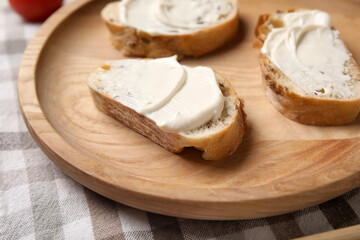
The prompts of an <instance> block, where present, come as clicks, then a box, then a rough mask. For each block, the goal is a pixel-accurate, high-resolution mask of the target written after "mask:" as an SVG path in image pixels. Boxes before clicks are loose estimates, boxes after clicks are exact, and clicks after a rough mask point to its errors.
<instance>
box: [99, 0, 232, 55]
mask: <svg viewBox="0 0 360 240" xmlns="http://www.w3.org/2000/svg"><path fill="white" fill-rule="evenodd" d="M101 15H102V18H103V19H104V21H105V23H106V24H107V26H108V28H109V30H110V32H111V34H112V35H111V40H112V43H113V45H114V46H115V48H117V49H119V50H121V51H122V52H123V53H124V54H125V55H132V56H144V57H164V56H171V55H174V54H177V55H180V57H181V56H200V55H202V54H205V53H207V52H210V51H213V50H215V49H216V48H218V47H220V46H222V45H223V44H224V43H225V42H227V41H229V40H231V39H232V38H233V37H234V36H235V34H236V32H237V27H238V11H237V1H236V0H196V1H194V0H183V1H175V0H124V1H120V2H113V3H110V4H108V5H107V6H106V7H105V8H104V9H103V10H102V12H101Z"/></svg>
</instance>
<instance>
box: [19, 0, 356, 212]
mask: <svg viewBox="0 0 360 240" xmlns="http://www.w3.org/2000/svg"><path fill="white" fill-rule="evenodd" d="M106 3H107V1H90V0H78V1H75V2H73V3H72V4H69V5H67V6H65V7H64V8H62V9H61V10H60V11H58V12H57V13H56V14H55V15H53V16H52V17H51V18H50V19H49V20H48V21H46V22H45V24H44V25H43V26H42V27H41V29H40V31H39V32H38V34H37V35H36V37H35V38H34V39H33V40H32V41H31V43H30V45H29V46H28V48H27V50H26V52H25V55H24V58H23V61H22V65H21V68H20V73H19V84H18V91H19V100H20V105H21V109H22V113H23V116H24V119H25V122H26V124H27V126H28V128H29V131H30V132H31V134H32V135H33V137H34V138H35V140H36V141H37V143H38V144H39V145H40V147H41V148H42V149H43V151H44V152H45V153H46V154H47V155H48V156H49V157H50V159H51V160H52V161H54V163H55V164H56V165H58V166H59V167H60V168H61V169H62V170H63V171H64V172H65V173H67V174H68V175H69V176H70V177H72V178H73V179H75V180H76V181H78V182H79V183H81V184H83V185H84V186H86V187H88V188H90V189H92V190H94V191H95V192H98V193H99V194H101V195H104V196H106V197H108V198H111V199H113V200H115V201H118V202H121V203H124V204H126V205H129V206H133V207H136V208H140V209H143V210H147V211H151V212H156V213H161V214H166V215H172V216H179V217H187V218H198V219H244V218H257V217H263V216H270V215H276V214H281V213H286V212H290V211H294V210H297V209H301V208H305V207H308V206H311V205H315V204H317V203H320V202H323V201H326V200H328V199H331V198H333V197H335V196H338V195H340V194H342V193H344V192H346V191H348V190H350V189H352V188H354V187H355V186H357V185H359V184H360V174H359V171H360V141H359V140H360V119H358V120H357V121H355V122H354V123H353V124H351V125H348V126H341V127H313V126H305V125H301V124H297V123H295V122H292V121H290V120H288V119H287V118H285V117H283V116H282V115H281V114H280V113H278V112H277V111H276V110H275V109H274V108H273V106H272V105H271V104H270V103H269V102H268V100H267V99H266V98H265V96H264V93H263V91H262V88H261V81H260V73H259V66H258V57H259V50H258V49H254V48H252V44H253V41H254V36H253V29H254V27H255V24H256V21H257V17H258V15H259V14H261V13H267V12H273V11H275V10H277V9H288V8H294V7H295V8H298V7H302V8H318V9H322V10H324V11H327V12H329V13H330V14H331V15H332V17H333V24H334V25H335V26H336V28H337V29H338V30H340V32H341V34H342V38H343V39H344V41H345V42H346V44H347V45H348V47H349V49H350V50H351V51H352V52H353V53H354V56H355V58H356V60H357V61H358V62H360V45H359V43H358V42H359V40H360V31H355V30H356V29H360V15H359V14H358V13H359V10H360V9H359V3H358V1H355V0H354V1H350V0H348V1H344V0H338V1H335V0H333V1H320V0H319V1H316V0H308V1H287V0H274V1H262V0H257V1H255V0H251V1H246V0H241V1H239V7H240V9H239V11H240V25H241V29H240V31H239V34H238V36H237V38H236V40H235V41H233V42H232V43H230V44H228V45H227V46H225V47H223V48H222V49H221V50H219V51H216V52H214V53H212V54H209V55H206V56H204V57H201V58H198V59H185V60H184V61H182V63H183V64H186V65H205V66H210V67H213V68H214V69H215V70H216V71H218V72H220V73H221V74H222V75H224V76H225V77H227V78H228V79H229V81H230V82H231V83H232V84H233V86H234V87H235V89H236V91H237V93H238V95H239V96H240V97H241V98H243V99H244V100H245V111H246V112H247V114H248V123H249V124H250V126H251V128H250V130H249V132H248V133H247V135H246V138H245V140H244V142H243V143H242V144H241V146H240V148H239V149H238V151H237V152H236V153H235V154H234V155H233V156H232V157H231V158H229V159H227V160H225V161H221V162H207V161H204V160H201V157H200V155H201V154H200V152H198V151H196V150H193V149H187V150H186V151H185V152H183V153H182V154H178V155H176V154H172V153H170V152H168V151H166V150H165V149H163V148H161V147H160V146H158V145H156V144H154V143H153V142H151V141H150V140H148V139H147V138H145V137H143V136H141V135H139V134H137V133H135V132H133V131H131V130H129V129H128V128H126V127H124V126H123V125H121V124H120V123H118V122H117V121H115V120H113V119H112V118H110V117H108V116H106V115H104V114H103V113H101V112H99V111H98V110H97V109H96V108H95V106H94V104H93V103H92V100H91V98H90V92H89V90H88V87H87V85H86V79H87V76H88V74H89V72H90V71H92V70H93V69H95V68H96V67H97V66H99V65H100V64H102V63H103V62H105V61H107V60H112V59H118V58H121V57H122V56H121V55H120V53H119V52H118V51H116V50H115V49H113V48H112V46H111V45H110V42H109V40H108V35H109V33H108V31H107V29H106V28H105V26H104V24H103V23H102V21H101V19H100V16H99V12H100V10H101V9H102V7H103V6H104V5H105V4H106Z"/></svg>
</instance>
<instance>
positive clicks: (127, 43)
mask: <svg viewBox="0 0 360 240" xmlns="http://www.w3.org/2000/svg"><path fill="white" fill-rule="evenodd" d="M116 3H117V2H115V3H110V4H108V5H107V6H106V7H105V8H104V9H103V10H102V12H101V16H102V19H103V20H104V22H105V24H106V26H107V27H108V29H109V30H110V32H111V36H110V40H111V43H112V45H113V46H114V47H115V48H116V49H118V50H120V51H121V52H122V53H123V54H124V55H125V56H137V57H153V58H158V57H168V56H173V55H175V54H176V55H178V56H179V57H180V58H182V57H183V56H194V57H198V56H201V55H203V54H206V53H208V52H211V51H213V50H215V49H217V48H219V47H221V46H222V45H224V44H225V43H226V42H228V41H230V40H232V39H233V38H234V37H235V35H236V33H237V30H238V25H239V14H238V11H237V10H236V11H235V12H234V13H233V15H232V16H231V18H229V19H228V20H227V21H225V22H222V23H219V24H217V25H214V26H211V27H207V28H204V29H201V30H199V31H196V32H193V33H189V34H179V35H156V36H152V35H150V34H149V33H147V32H145V31H142V30H139V29H136V28H134V27H130V26H125V25H121V24H120V23H119V21H118V20H117V19H116V16H114V14H112V11H114V10H113V9H114V4H116Z"/></svg>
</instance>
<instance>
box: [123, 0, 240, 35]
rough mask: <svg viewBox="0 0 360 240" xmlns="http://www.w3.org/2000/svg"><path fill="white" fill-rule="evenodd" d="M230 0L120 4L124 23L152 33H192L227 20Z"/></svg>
mask: <svg viewBox="0 0 360 240" xmlns="http://www.w3.org/2000/svg"><path fill="white" fill-rule="evenodd" d="M234 4H236V2H235V1H231V0H181V1H179V0H123V1H121V2H120V3H119V10H120V11H119V14H120V21H121V23H122V24H124V25H128V26H132V27H135V28H137V29H140V30H143V31H146V32H148V33H150V34H152V35H157V34H167V35H176V34H183V33H191V32H194V31H198V30H199V29H202V28H205V27H208V26H211V25H214V24H216V23H219V22H220V21H222V20H224V19H226V18H227V17H228V16H229V15H230V14H231V12H233V9H234V8H236V6H234Z"/></svg>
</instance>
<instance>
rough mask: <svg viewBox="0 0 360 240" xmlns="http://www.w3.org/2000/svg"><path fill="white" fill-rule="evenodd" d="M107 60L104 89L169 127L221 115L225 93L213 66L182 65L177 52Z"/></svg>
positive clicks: (187, 127)
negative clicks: (149, 58)
mask: <svg viewBox="0 0 360 240" xmlns="http://www.w3.org/2000/svg"><path fill="white" fill-rule="evenodd" d="M107 64H108V65H109V66H110V67H109V68H111V71H109V70H106V69H102V70H101V71H100V76H99V77H100V79H102V81H104V84H102V86H103V88H105V89H102V91H103V92H106V93H107V94H108V95H110V97H111V98H114V99H115V100H116V101H119V102H120V103H121V104H123V105H125V106H127V107H129V108H132V109H134V110H135V111H137V112H138V113H141V114H143V115H145V116H147V117H148V118H150V119H152V120H153V121H154V122H155V123H156V124H157V125H158V126H159V127H160V128H162V129H164V130H166V131H170V132H179V133H185V132H187V131H189V130H191V129H195V128H197V127H199V126H201V125H203V124H204V123H206V122H208V121H210V120H212V119H214V120H215V119H217V118H218V117H219V116H220V115H221V112H222V110H223V107H224V97H223V95H222V92H221V91H220V89H219V87H218V85H217V81H216V78H215V74H214V72H213V70H212V69H211V68H208V67H194V68H191V67H186V66H182V65H180V64H179V63H178V62H177V61H176V56H173V57H168V58H159V59H154V60H136V59H125V60H120V61H114V62H109V63H107Z"/></svg>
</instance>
